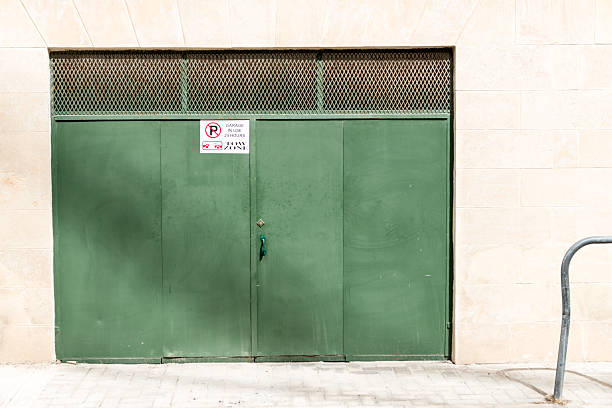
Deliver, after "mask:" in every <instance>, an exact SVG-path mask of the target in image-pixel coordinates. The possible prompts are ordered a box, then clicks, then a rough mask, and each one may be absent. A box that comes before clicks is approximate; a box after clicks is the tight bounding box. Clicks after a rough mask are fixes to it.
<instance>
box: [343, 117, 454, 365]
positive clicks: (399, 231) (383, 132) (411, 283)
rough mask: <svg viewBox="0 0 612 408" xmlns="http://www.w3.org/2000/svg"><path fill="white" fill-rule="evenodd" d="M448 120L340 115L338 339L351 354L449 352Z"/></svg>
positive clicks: (423, 355)
mask: <svg viewBox="0 0 612 408" xmlns="http://www.w3.org/2000/svg"><path fill="white" fill-rule="evenodd" d="M447 126H448V123H447V121H445V120H354V121H345V122H344V330H345V331H344V336H345V343H344V344H345V352H346V354H347V356H348V357H349V358H351V359H353V360H359V359H386V358H392V356H395V358H398V357H399V358H402V356H403V358H419V357H421V358H428V357H429V358H432V357H434V358H435V357H438V358H444V357H445V356H446V355H447V354H448V352H447V347H446V339H447V328H446V322H447V321H448V311H449V307H448V299H447V295H448V271H449V265H448V262H449V259H448V258H449V247H448V245H449V229H448V226H449V222H448V216H449V196H448V194H449V192H448V182H449V174H448V165H449V162H448V128H447Z"/></svg>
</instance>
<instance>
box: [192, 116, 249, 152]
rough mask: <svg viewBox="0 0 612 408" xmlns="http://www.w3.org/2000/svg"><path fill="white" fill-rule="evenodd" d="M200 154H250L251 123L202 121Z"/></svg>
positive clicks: (246, 121)
mask: <svg viewBox="0 0 612 408" xmlns="http://www.w3.org/2000/svg"><path fill="white" fill-rule="evenodd" d="M200 153H239V154H249V121H248V120H201V121H200Z"/></svg>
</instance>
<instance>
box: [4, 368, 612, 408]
mask: <svg viewBox="0 0 612 408" xmlns="http://www.w3.org/2000/svg"><path fill="white" fill-rule="evenodd" d="M545 367H548V368H552V365H548V366H542V365H469V366H458V365H453V364H451V363H447V362H373V363H292V364H289V363H257V364H252V363H251V364H249V363H228V364H225V363H224V364H221V363H211V364H164V365H91V364H78V365H70V364H49V365H4V366H0V407H83V408H86V407H216V406H222V407H264V406H270V407H271V406H274V407H317V406H326V407H356V406H372V407H380V406H393V407H395V406H398V407H400V406H407V407H412V406H424V407H446V406H452V407H546V406H554V405H552V404H548V403H546V402H545V400H544V396H543V395H542V394H545V393H551V392H552V386H553V380H554V370H550V369H548V370H547V369H542V368H545ZM568 370H570V371H574V372H576V373H572V372H568V373H567V374H566V384H565V393H564V398H565V399H568V400H570V402H569V403H568V404H567V405H566V406H569V407H612V387H611V386H610V385H609V384H612V363H591V364H570V365H569V367H568ZM585 376H586V377H585ZM588 377H592V378H588ZM598 381H599V382H598ZM606 383H607V384H606ZM534 404H537V405H534Z"/></svg>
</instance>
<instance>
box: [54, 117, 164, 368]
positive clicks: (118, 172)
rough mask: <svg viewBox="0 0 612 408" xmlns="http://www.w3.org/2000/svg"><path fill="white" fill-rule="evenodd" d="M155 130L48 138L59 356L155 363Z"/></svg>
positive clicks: (94, 126)
mask: <svg viewBox="0 0 612 408" xmlns="http://www.w3.org/2000/svg"><path fill="white" fill-rule="evenodd" d="M159 154H160V150H159V123H158V122H125V121H124V122H120V121H117V122H115V121H107V122H59V123H57V124H55V125H54V132H53V163H54V169H53V170H54V185H53V194H54V197H53V199H54V201H53V215H54V221H55V222H54V275H55V298H56V326H57V342H56V347H57V350H56V351H57V356H58V358H59V359H62V360H72V359H106V358H113V359H124V358H137V359H144V361H149V359H151V358H153V357H156V358H157V361H159V357H160V355H161V334H162V333H161V330H160V329H161V319H160V316H161V284H162V270H161V225H160V222H161V220H160V211H161V207H160V203H161V197H160V167H159Z"/></svg>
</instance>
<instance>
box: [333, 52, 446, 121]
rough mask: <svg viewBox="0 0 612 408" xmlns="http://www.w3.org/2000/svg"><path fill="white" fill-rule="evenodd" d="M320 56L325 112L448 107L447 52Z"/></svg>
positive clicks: (439, 110) (420, 110) (441, 109)
mask: <svg viewBox="0 0 612 408" xmlns="http://www.w3.org/2000/svg"><path fill="white" fill-rule="evenodd" d="M322 61H323V97H324V106H325V110H326V111H327V112H330V113H341V112H361V111H368V112H374V113H387V112H398V113H401V112H410V113H444V112H449V111H450V108H451V87H452V85H451V84H452V78H451V61H450V55H449V53H448V52H445V51H441V52H440V51H430V52H385V51H376V52H332V53H324V54H323V58H322Z"/></svg>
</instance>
